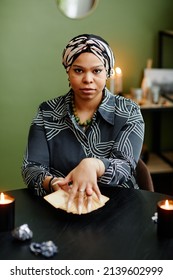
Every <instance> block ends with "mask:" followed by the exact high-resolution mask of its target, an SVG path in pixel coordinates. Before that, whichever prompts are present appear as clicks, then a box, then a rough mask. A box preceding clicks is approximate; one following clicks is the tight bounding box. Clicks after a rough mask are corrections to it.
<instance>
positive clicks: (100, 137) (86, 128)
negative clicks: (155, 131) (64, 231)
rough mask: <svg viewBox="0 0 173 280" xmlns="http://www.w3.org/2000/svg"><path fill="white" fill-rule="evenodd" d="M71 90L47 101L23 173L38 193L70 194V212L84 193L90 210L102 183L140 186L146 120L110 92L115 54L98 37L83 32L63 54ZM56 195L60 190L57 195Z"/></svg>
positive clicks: (32, 131) (32, 132)
mask: <svg viewBox="0 0 173 280" xmlns="http://www.w3.org/2000/svg"><path fill="white" fill-rule="evenodd" d="M62 63H63V65H64V67H65V69H66V72H67V75H68V80H69V84H70V91H69V92H68V93H67V94H66V95H64V96H59V97H57V98H55V99H53V100H49V101H47V102H43V103H42V104H41V105H40V107H39V110H38V114H37V116H36V117H35V118H34V120H33V122H32V125H31V127H30V132H29V137H28V146H27V151H26V155H25V159H24V163H23V168H22V175H23V178H24V180H25V182H26V184H27V185H28V187H29V188H30V189H32V190H33V191H35V193H36V194H37V195H41V196H44V195H45V194H47V193H49V192H52V191H55V190H58V188H59V187H61V188H63V189H64V190H66V191H69V190H70V192H69V200H68V208H70V206H71V203H72V202H73V199H74V198H75V197H76V196H77V197H78V212H79V214H80V213H81V211H82V206H83V199H84V195H85V196H86V195H87V199H88V211H90V209H91V203H92V195H93V192H95V193H96V195H97V196H98V198H99V199H100V197H101V192H100V189H99V186H98V184H99V183H104V184H107V185H108V186H109V185H111V186H112V185H113V186H122V187H134V188H138V187H137V185H136V184H135V181H134V171H135V168H136V163H137V162H138V160H139V156H140V153H141V148H142V144H143V137H144V122H143V118H142V115H141V112H140V109H139V107H138V105H137V104H136V103H134V102H133V101H131V100H129V99H125V98H124V97H121V96H115V95H113V94H111V93H110V92H109V91H108V89H107V88H106V80H107V78H109V77H110V76H111V74H112V71H113V67H114V55H113V52H112V50H111V48H110V46H109V45H108V43H107V42H106V41H105V40H104V39H102V38H101V37H99V36H96V35H92V34H82V35H79V36H77V37H75V38H73V39H72V40H71V41H70V42H69V43H68V45H67V46H66V48H65V49H64V51H63V58H62ZM57 195H58V192H57Z"/></svg>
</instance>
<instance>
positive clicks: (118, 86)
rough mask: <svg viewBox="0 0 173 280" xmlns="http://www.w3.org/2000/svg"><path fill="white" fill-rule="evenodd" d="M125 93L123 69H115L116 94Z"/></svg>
mask: <svg viewBox="0 0 173 280" xmlns="http://www.w3.org/2000/svg"><path fill="white" fill-rule="evenodd" d="M122 92H123V81H122V71H121V68H119V67H116V68H115V93H116V94H119V93H122Z"/></svg>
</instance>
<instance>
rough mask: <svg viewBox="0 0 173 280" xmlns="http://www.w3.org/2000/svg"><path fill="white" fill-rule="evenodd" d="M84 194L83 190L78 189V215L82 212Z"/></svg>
mask: <svg viewBox="0 0 173 280" xmlns="http://www.w3.org/2000/svg"><path fill="white" fill-rule="evenodd" d="M84 196H85V191H83V190H79V191H78V213H79V215H80V214H81V213H82V209H83V203H84Z"/></svg>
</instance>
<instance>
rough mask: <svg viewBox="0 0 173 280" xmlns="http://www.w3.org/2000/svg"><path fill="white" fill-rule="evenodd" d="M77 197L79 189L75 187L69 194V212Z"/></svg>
mask: <svg viewBox="0 0 173 280" xmlns="http://www.w3.org/2000/svg"><path fill="white" fill-rule="evenodd" d="M76 195H77V188H76V187H74V186H73V187H72V189H71V190H70V192H69V198H68V201H67V212H69V210H70V208H71V205H72V203H73V201H74V198H75V197H76Z"/></svg>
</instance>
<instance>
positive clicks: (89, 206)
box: [87, 203, 91, 213]
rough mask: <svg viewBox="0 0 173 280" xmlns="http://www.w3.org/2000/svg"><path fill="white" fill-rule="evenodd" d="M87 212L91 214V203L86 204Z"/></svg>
mask: <svg viewBox="0 0 173 280" xmlns="http://www.w3.org/2000/svg"><path fill="white" fill-rule="evenodd" d="M87 211H88V213H89V212H91V203H88V205H87Z"/></svg>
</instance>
